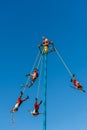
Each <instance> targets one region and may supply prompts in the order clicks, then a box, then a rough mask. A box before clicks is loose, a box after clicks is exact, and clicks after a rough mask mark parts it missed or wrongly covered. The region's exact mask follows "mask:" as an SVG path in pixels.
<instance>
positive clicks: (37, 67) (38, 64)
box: [37, 55, 42, 69]
mask: <svg viewBox="0 0 87 130" xmlns="http://www.w3.org/2000/svg"><path fill="white" fill-rule="evenodd" d="M41 58H42V55H41V56H40V59H39V62H38V65H37V69H38V68H39V65H40V62H41Z"/></svg>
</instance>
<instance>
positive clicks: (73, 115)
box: [0, 0, 87, 130]
mask: <svg viewBox="0 0 87 130" xmlns="http://www.w3.org/2000/svg"><path fill="white" fill-rule="evenodd" d="M86 5H87V1H86V0H79V1H78V0H72V1H69V0H66V1H65V0H61V1H60V0H44V1H41V0H37V1H35V0H34V1H33V0H32V1H28V0H21V1H20V0H17V1H11V0H8V1H6V0H3V1H0V86H1V87H0V116H1V118H0V124H1V125H0V129H2V130H7V129H8V130H15V129H16V130H29V129H32V130H36V129H38V130H41V129H43V116H42V115H40V116H39V117H36V118H34V117H32V116H31V115H30V114H29V113H28V112H27V110H28V109H33V103H34V99H35V97H36V93H37V86H38V81H36V82H35V84H34V86H33V87H32V88H31V89H26V91H25V93H24V97H26V96H27V95H29V96H30V99H29V100H28V101H26V102H25V103H24V104H22V106H21V107H20V108H19V111H18V112H17V113H15V114H14V119H15V125H12V123H11V115H10V109H11V108H12V107H13V106H14V104H15V103H16V100H17V97H18V95H19V93H20V91H21V87H20V85H21V84H22V83H25V82H26V77H25V74H26V73H28V72H30V71H31V69H32V66H33V63H34V60H35V57H36V55H37V53H38V47H37V46H38V44H39V43H40V42H41V41H42V39H41V37H42V36H43V35H44V36H46V37H47V38H48V39H49V40H51V41H53V42H54V45H55V47H56V48H57V49H58V51H59V52H60V54H61V56H62V57H63V59H64V61H65V63H66V64H67V66H68V67H69V69H70V71H71V72H72V73H74V74H76V78H77V80H78V81H80V82H81V83H82V84H83V87H84V89H86V90H87V62H86V58H87V6H86ZM43 73H44V72H43ZM47 77H48V78H47V84H48V86H47V130H48V129H49V130H58V129H59V130H82V129H83V130H87V121H86V120H87V101H86V99H87V94H84V93H81V92H79V91H75V90H74V89H71V88H70V86H71V85H72V84H71V82H70V79H71V77H70V75H69V74H68V72H67V70H66V69H65V68H64V66H63V64H62V63H61V61H60V59H59V58H58V56H57V55H56V53H51V54H49V55H48V69H47ZM43 91H44V90H43V76H42V80H41V87H40V95H39V100H41V99H42V100H43ZM40 111H43V104H42V106H41V108H40Z"/></svg>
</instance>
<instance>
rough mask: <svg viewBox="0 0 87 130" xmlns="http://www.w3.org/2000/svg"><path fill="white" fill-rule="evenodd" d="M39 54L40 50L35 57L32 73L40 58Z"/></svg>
mask: <svg viewBox="0 0 87 130" xmlns="http://www.w3.org/2000/svg"><path fill="white" fill-rule="evenodd" d="M39 55H40V52H38V54H37V56H36V58H35V62H34V64H33V67H32V70H31V73H32V71H33V70H34V68H35V65H36V62H37V60H38V57H39Z"/></svg>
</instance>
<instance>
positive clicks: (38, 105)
mask: <svg viewBox="0 0 87 130" xmlns="http://www.w3.org/2000/svg"><path fill="white" fill-rule="evenodd" d="M41 104H42V101H40V103H38V99H37V98H36V99H35V103H34V110H33V111H31V110H29V112H30V113H31V114H32V115H33V116H37V115H39V114H42V113H40V112H39V111H38V110H39V107H40V105H41Z"/></svg>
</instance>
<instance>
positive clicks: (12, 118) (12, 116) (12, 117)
mask: <svg viewBox="0 0 87 130" xmlns="http://www.w3.org/2000/svg"><path fill="white" fill-rule="evenodd" d="M11 120H12V124H15V121H14V115H13V113H11Z"/></svg>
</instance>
